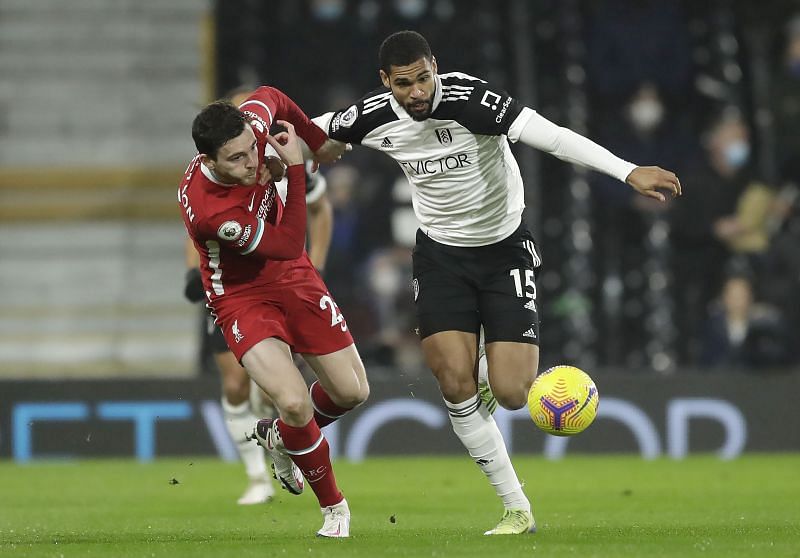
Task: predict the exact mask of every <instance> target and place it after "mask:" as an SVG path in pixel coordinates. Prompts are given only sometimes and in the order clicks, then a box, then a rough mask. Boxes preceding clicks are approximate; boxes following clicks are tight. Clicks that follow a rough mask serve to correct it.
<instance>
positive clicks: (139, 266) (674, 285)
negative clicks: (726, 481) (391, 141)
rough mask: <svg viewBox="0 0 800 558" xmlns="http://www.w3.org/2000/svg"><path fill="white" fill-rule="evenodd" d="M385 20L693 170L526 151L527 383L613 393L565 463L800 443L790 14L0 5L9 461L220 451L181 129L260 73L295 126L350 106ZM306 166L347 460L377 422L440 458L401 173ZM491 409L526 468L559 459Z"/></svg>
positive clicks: (335, 0)
mask: <svg viewBox="0 0 800 558" xmlns="http://www.w3.org/2000/svg"><path fill="white" fill-rule="evenodd" d="M403 28H411V29H415V30H418V31H420V32H422V33H423V34H425V35H426V36H427V37H428V39H429V41H430V42H431V45H432V48H433V51H434V54H435V55H436V57H437V60H438V62H439V67H440V69H441V71H443V72H445V71H454V70H458V71H463V72H467V73H471V74H474V75H477V76H480V77H483V78H485V79H487V80H489V81H491V82H493V83H496V84H499V85H501V86H503V87H505V88H506V89H507V90H508V91H510V92H511V93H512V94H514V95H515V96H516V97H518V98H520V99H521V100H522V101H523V102H525V103H526V104H528V105H529V106H532V107H534V108H536V109H537V110H539V111H540V112H541V113H542V114H544V115H545V116H546V117H548V118H550V119H551V120H554V121H556V122H558V123H560V124H562V125H565V126H568V127H570V128H572V129H574V130H576V131H578V132H580V133H583V134H586V135H588V136H589V137H591V138H593V139H595V140H597V141H598V142H599V143H601V144H603V145H605V146H607V147H609V148H610V149H611V150H612V151H614V152H615V153H617V154H618V155H620V156H622V157H623V158H627V159H630V160H632V161H635V162H637V163H640V164H658V165H660V166H663V167H666V168H669V169H672V170H674V171H676V172H677V174H678V175H679V176H680V177H681V180H682V183H683V186H684V195H683V197H682V198H680V199H678V200H675V201H674V202H673V203H669V204H667V205H666V206H654V205H651V204H648V203H643V200H641V199H636V198H634V197H633V196H632V195H629V194H630V193H629V192H628V191H627V190H626V189H625V187H623V186H622V185H620V184H614V183H613V181H610V180H608V179H606V178H604V177H602V176H599V175H596V174H590V173H586V172H584V171H582V170H580V169H577V168H574V167H571V166H569V165H566V164H564V163H562V162H560V161H558V160H556V159H554V158H552V157H549V156H546V155H542V154H539V153H537V152H534V151H533V150H530V149H527V148H522V149H516V153H517V156H518V160H519V161H520V165H521V168H522V171H523V176H524V178H525V183H526V198H527V202H528V206H529V207H528V210H527V215H526V218H528V219H529V220H530V222H531V224H532V226H533V228H534V231H535V232H536V235H537V239H538V241H539V243H540V245H541V248H542V251H543V255H544V268H543V272H542V275H541V276H540V278H539V292H540V300H541V301H542V304H541V319H542V365H543V367H546V366H549V365H553V364H558V363H570V364H573V365H576V366H579V367H582V368H584V369H585V370H587V371H588V372H589V373H590V374H592V376H593V377H594V378H595V380H596V382H597V384H598V386H599V388H600V392H601V395H602V396H605V397H606V399H605V400H604V401H605V404H604V403H601V420H599V421H598V425H596V426H595V428H596V434H594V436H593V435H592V434H587V435H585V436H584V437H581V438H579V439H576V440H575V441H574V442H571V443H572V444H573V445H574V447H576V448H578V449H585V450H592V451H594V450H596V451H639V452H640V453H641V454H642V455H644V456H647V457H654V456H658V455H660V454H662V453H668V454H670V455H673V456H676V457H679V456H682V455H685V453H686V452H687V451H690V450H691V451H694V450H701V451H718V452H719V453H720V454H721V455H722V456H723V457H734V456H736V455H738V454H739V453H740V452H741V451H746V450H794V451H797V450H800V424H798V421H799V420H800V419H798V413H797V412H796V403H795V401H794V398H795V394H796V393H797V388H798V387H800V371H799V370H798V357H799V356H800V355H799V353H798V343H797V339H798V334H800V300H798V298H799V296H798V293H800V289H799V288H798V287H800V285H798V282H800V248H798V247H800V213H799V212H798V207H800V205H798V201H797V198H798V187H797V183H798V179H800V165H798V163H797V161H798V160H799V159H798V154H799V153H800V151H799V150H800V134H799V133H798V132H799V131H800V3H799V2H793V1H789V0H777V1H771V2H750V1H745V0H742V1H734V0H710V1H708V2H691V1H688V0H687V1H677V0H676V1H656V0H652V1H651V0H597V1H593V2H581V1H579V0H536V1H526V0H474V1H456V0H391V1H377V0H312V1H296V2H295V1H283V2H264V1H260V0H226V1H224V2H223V1H217V2H208V1H200V0H169V1H163V0H114V1H107V0H71V1H70V2H68V3H63V2H55V1H53V0H0V76H2V77H0V262H2V268H1V269H0V286H2V292H3V295H2V299H1V300H2V303H1V304H0V457H12V458H15V459H18V460H22V461H24V460H27V459H31V458H34V457H37V456H49V455H66V454H70V455H84V456H90V455H109V454H110V455H121V456H136V457H138V458H140V459H144V460H146V459H151V458H153V457H154V456H158V455H175V454H181V453H214V452H216V453H219V454H221V455H223V456H227V457H231V453H230V452H231V451H232V448H231V446H230V444H229V443H227V445H226V442H225V441H224V440H223V439H222V438H224V428H223V429H222V430H220V428H221V426H220V423H219V411H218V406H216V407H215V405H217V403H216V402H217V401H218V385H217V383H218V381H217V378H216V372H215V370H214V369H213V363H212V361H211V359H209V358H208V356H209V355H208V354H207V350H206V349H205V348H204V347H202V346H201V344H200V339H201V336H200V329H201V327H202V312H203V310H202V309H200V308H198V307H196V306H193V305H191V304H189V303H188V302H186V301H185V300H184V299H183V297H182V290H183V277H184V256H183V242H184V231H183V225H182V223H181V221H180V215H179V213H178V210H177V207H176V203H175V190H176V186H177V182H178V180H179V178H180V176H181V174H182V172H183V169H184V167H185V165H186V163H187V162H188V161H189V159H190V158H191V157H192V156H193V154H194V148H193V145H192V142H191V137H190V125H191V120H192V118H193V117H194V115H195V114H196V112H197V111H198V109H199V108H200V107H201V106H202V105H203V104H204V103H206V102H208V101H210V100H212V99H214V98H216V97H218V96H221V95H222V94H223V93H224V92H226V91H228V90H230V89H232V88H234V87H237V86H240V85H257V84H261V83H266V84H271V85H275V86H277V87H279V88H281V89H282V90H284V91H285V92H287V93H288V94H289V95H290V96H292V97H293V98H294V99H295V100H296V101H297V102H298V103H299V104H300V106H301V107H302V108H304V110H305V111H306V112H307V113H308V114H310V115H312V116H313V115H317V114H321V113H323V112H325V111H328V110H332V109H334V108H341V107H345V106H347V105H349V104H351V103H352V102H353V101H354V100H355V99H357V98H358V97H359V96H360V95H361V94H363V93H364V92H366V91H368V90H370V89H372V88H374V87H376V86H377V85H378V84H379V81H378V75H377V48H378V46H379V44H380V41H381V40H382V39H383V37H385V36H386V35H387V34H388V33H390V32H392V31H395V30H398V29H403ZM322 172H324V173H325V175H326V177H327V180H328V185H329V186H328V187H329V195H330V198H331V201H332V203H333V206H334V211H335V228H334V236H333V245H332V249H331V254H330V257H329V259H328V262H329V263H328V267H327V269H326V281H327V282H328V285H329V286H330V288H331V291H332V292H333V294H334V295H335V297H336V299H337V301H338V303H339V305H340V307H341V308H342V310H343V312H344V314H345V316H347V318H348V323H349V324H350V327H351V329H352V331H353V334H354V337H355V338H356V341H357V343H358V345H359V348H360V351H361V353H362V356H363V358H364V361H365V363H366V365H367V370H368V373H369V374H370V377H371V378H372V382H373V385H374V386H375V388H376V389H375V391H374V394H375V397H374V398H373V401H372V403H371V404H368V405H367V406H365V407H364V409H362V410H360V411H359V413H360V414H358V415H356V416H355V418H354V419H352V420H351V421H350V422H343V426H342V429H343V430H345V431H347V432H348V433H349V435H348V436H347V437H345V436H342V441H341V442H340V443H339V445H338V446H337V447H338V450H337V451H339V453H341V454H347V455H350V456H351V457H354V458H356V459H358V458H360V457H363V455H364V454H365V452H366V448H367V444H368V442H369V439H370V435H371V432H367V431H365V430H364V429H365V428H367V427H366V426H365V425H366V424H367V423H368V422H369V421H375V420H377V419H376V417H377V416H378V411H380V412H382V413H384V414H383V415H381V417H384V419H385V420H387V421H388V420H390V418H392V417H394V418H395V419H397V418H399V419H400V420H401V422H400V424H407V423H402V421H403V420H415V421H417V422H418V423H419V422H421V423H423V424H424V426H423V428H425V429H428V430H431V431H438V436H434V437H432V438H431V439H430V440H429V441H427V442H424V443H421V444H418V445H417V446H415V452H423V453H424V452H435V451H437V450H441V451H448V452H449V451H452V452H457V451H458V447H457V444H456V443H454V437H452V435H450V434H449V432H448V428H447V427H445V426H444V423H445V422H446V421H445V420H444V416H443V415H442V414H441V413H442V411H441V405H439V403H438V402H437V397H436V393H435V388H434V387H433V386H432V384H433V380H432V379H431V378H430V377H429V373H428V372H427V370H426V369H425V368H424V366H423V364H422V362H421V358H420V351H419V348H418V340H417V339H416V336H415V334H414V318H413V308H412V303H411V300H412V295H411V292H410V246H411V243H412V241H413V233H414V230H415V224H414V217H413V212H412V210H411V206H410V194H409V192H408V188H407V186H406V184H405V179H404V178H403V175H402V173H401V171H400V170H399V169H398V168H397V167H396V165H395V164H394V163H393V162H392V161H390V160H389V159H388V158H384V157H382V156H381V155H380V154H377V153H371V152H367V151H366V150H361V149H358V148H357V149H356V150H355V151H354V152H352V153H351V154H350V155H348V156H347V157H346V159H345V160H344V161H342V162H341V163H339V164H337V165H335V166H332V167H328V168H325V169H323V171H322ZM734 318H735V319H734ZM397 398H401V399H402V401H403V402H404V405H406V406H405V407H402V409H400V410H399V411H398V410H397V409H395V408H394V407H391V408H390V407H389V404H390V403H392V402H393V401H396V400H397ZM698 401H700V402H701V403H700V404H697V402H698ZM703 402H706V403H703ZM604 408H605V411H604V410H603V409H604ZM370 412H373V414H372V415H367V416H365V415H366V414H367V413H370ZM393 412H396V414H395V415H392V414H391V413H393ZM603 413H605V414H603ZM200 416H202V417H203V418H204V419H205V423H204V424H206V426H207V428H202V429H200V430H199V431H198V430H197V429H193V428H192V425H193V424H194V419H195V418H196V417H200ZM359 417H360V418H362V419H365V420H359ZM386 417H389V418H386ZM603 417H605V418H608V419H613V420H610V421H603V420H602V418H603ZM626 417H627V418H626ZM506 418H507V422H506V423H505V424H506V426H505V427H506V428H507V429H508V430H507V431H506V432H507V433H508V434H509V436H510V437H512V438H514V437H518V438H519V440H517V442H516V443H515V445H516V447H517V448H518V451H531V452H539V451H544V452H545V453H546V454H548V455H550V456H558V455H561V454H563V451H565V448H566V446H563V447H562V446H559V445H558V444H557V443H555V442H552V441H545V440H544V438H543V437H542V436H541V435H539V434H538V433H535V434H533V435H531V434H530V431H529V430H525V431H521V430H520V429H517V430H516V431H514V433H513V434H512V433H511V430H510V429H511V425H512V423H513V422H515V421H516V419H519V418H524V417H521V416H520V415H513V414H508V416H507V417H506ZM695 418H701V419H704V420H701V421H699V423H700V424H699V426H698V425H697V424H694V426H693V427H692V435H691V436H690V435H689V434H688V428H689V427H688V423H689V421H690V419H692V420H693V419H695ZM366 419H369V420H366ZM626 420H627V421H628V423H630V424H627V423H626V422H625V421H626ZM47 421H50V422H52V421H57V426H55V427H51V426H48V427H47V428H42V424H44V423H45V422H47ZM695 422H697V421H695ZM637 425H638V426H637ZM642 425H644V426H642ZM756 425H760V426H759V427H758V428H757V427H756ZM378 426H380V423H378ZM378 426H375V425H373V427H372V431H374V430H375V429H377V428H378ZM359 428H360V430H359ZM388 428H393V429H394V430H397V431H398V432H397V437H396V439H397V440H401V439H402V438H403V432H404V430H402V429H400V428H399V427H398V426H396V425H395V426H394V427H392V426H389V427H388ZM215 429H216V430H215ZM437 429H438V430H437ZM406 430H407V429H406ZM426 431H427V430H426ZM353 432H357V434H358V435H356V434H353ZM621 433H622V434H621ZM331 436H332V438H334V440H335V439H336V435H334V434H332V435H331ZM390 441H391V440H390ZM359 444H360V445H359ZM370 448H371V451H375V452H378V453H401V452H400V451H399V450H398V448H397V446H394V445H392V443H389V442H381V443H378V444H377V446H370ZM559 452H561V453H559Z"/></svg>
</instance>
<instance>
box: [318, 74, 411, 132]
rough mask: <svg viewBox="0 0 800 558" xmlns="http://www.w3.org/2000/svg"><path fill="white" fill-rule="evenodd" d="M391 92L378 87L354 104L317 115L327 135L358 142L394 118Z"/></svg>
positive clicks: (395, 117)
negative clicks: (320, 115)
mask: <svg viewBox="0 0 800 558" xmlns="http://www.w3.org/2000/svg"><path fill="white" fill-rule="evenodd" d="M391 97H392V92H391V91H390V90H389V89H387V88H386V87H380V88H378V89H375V90H374V91H371V92H370V93H367V94H366V95H365V96H364V97H362V98H361V99H359V100H358V101H357V102H355V103H354V104H352V105H350V106H349V107H347V108H345V109H341V110H337V111H334V112H332V113H328V114H325V115H323V116H322V117H319V118H318V119H315V120H317V121H318V122H321V123H322V124H323V127H324V129H325V132H327V134H328V136H329V137H331V138H333V139H335V140H338V141H341V142H345V143H355V144H360V143H361V141H362V140H363V139H364V137H365V136H366V135H367V134H368V133H370V132H371V131H372V130H374V129H375V128H377V127H378V126H382V125H383V124H386V123H387V122H391V121H392V120H396V119H397V116H396V115H395V114H394V110H392V108H391V104H390V99H391Z"/></svg>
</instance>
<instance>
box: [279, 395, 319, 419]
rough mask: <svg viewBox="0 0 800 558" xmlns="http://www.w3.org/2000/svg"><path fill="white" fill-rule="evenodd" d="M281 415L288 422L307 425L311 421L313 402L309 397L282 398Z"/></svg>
mask: <svg viewBox="0 0 800 558" xmlns="http://www.w3.org/2000/svg"><path fill="white" fill-rule="evenodd" d="M280 414H281V417H283V419H284V420H285V421H286V422H290V423H293V424H305V423H306V422H308V421H309V420H311V416H312V415H313V412H312V410H311V400H310V399H308V398H307V397H300V396H297V397H294V396H287V397H282V398H281V403H280Z"/></svg>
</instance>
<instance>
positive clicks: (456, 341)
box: [422, 331, 478, 403]
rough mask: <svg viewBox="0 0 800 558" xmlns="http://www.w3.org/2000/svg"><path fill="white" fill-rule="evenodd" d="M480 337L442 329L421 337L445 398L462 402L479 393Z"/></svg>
mask: <svg viewBox="0 0 800 558" xmlns="http://www.w3.org/2000/svg"><path fill="white" fill-rule="evenodd" d="M477 343H478V336H477V334H475V333H469V332H464V331H440V332H438V333H434V334H433V335H429V336H428V337H426V338H425V339H423V340H422V352H423V354H424V356H425V363H426V364H427V365H428V367H429V368H430V369H431V371H432V372H433V375H434V376H435V377H436V380H437V382H438V383H439V389H440V390H441V391H442V395H444V397H445V399H447V400H448V401H450V402H452V403H460V402H462V401H465V400H466V399H468V398H469V397H471V396H473V395H474V394H475V393H476V392H477V384H476V382H475V375H474V372H475V362H476V358H477Z"/></svg>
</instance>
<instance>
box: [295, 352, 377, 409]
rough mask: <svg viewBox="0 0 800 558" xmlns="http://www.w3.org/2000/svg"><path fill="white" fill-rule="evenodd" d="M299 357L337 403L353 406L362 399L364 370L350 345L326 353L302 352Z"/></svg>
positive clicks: (365, 385)
mask: <svg viewBox="0 0 800 558" xmlns="http://www.w3.org/2000/svg"><path fill="white" fill-rule="evenodd" d="M303 358H304V359H305V361H306V362H307V363H308V364H309V366H311V368H312V369H313V370H314V373H315V374H316V376H317V378H318V379H319V383H320V385H321V386H322V388H323V389H324V390H325V392H326V393H327V394H328V395H330V396H331V398H332V399H333V401H334V402H335V403H336V404H337V405H340V406H341V407H345V408H353V407H355V406H356V405H359V404H360V403H363V402H364V401H366V399H367V397H368V396H369V384H368V383H367V373H366V371H365V370H364V364H363V363H362V362H361V357H360V356H359V354H358V351H357V350H356V346H355V345H354V344H351V345H349V346H347V347H345V348H344V349H340V350H338V351H334V352H332V353H328V354H326V355H312V354H304V355H303Z"/></svg>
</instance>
